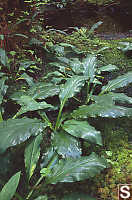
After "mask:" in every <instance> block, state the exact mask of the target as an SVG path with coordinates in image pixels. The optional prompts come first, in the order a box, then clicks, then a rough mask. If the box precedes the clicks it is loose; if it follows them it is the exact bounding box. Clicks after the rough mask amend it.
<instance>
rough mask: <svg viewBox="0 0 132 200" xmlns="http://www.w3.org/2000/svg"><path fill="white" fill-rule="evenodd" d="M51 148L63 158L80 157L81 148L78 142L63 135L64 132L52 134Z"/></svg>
mask: <svg viewBox="0 0 132 200" xmlns="http://www.w3.org/2000/svg"><path fill="white" fill-rule="evenodd" d="M52 143H53V147H54V149H55V150H56V151H57V153H58V154H59V155H61V156H62V157H63V158H65V157H73V158H75V157H80V155H81V148H80V144H79V141H78V140H77V139H76V138H75V137H73V136H71V135H69V134H67V133H65V132H64V131H61V132H57V133H55V134H54V137H53V139H52Z"/></svg>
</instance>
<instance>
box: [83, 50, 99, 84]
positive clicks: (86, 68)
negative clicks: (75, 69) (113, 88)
mask: <svg viewBox="0 0 132 200" xmlns="http://www.w3.org/2000/svg"><path fill="white" fill-rule="evenodd" d="M96 64H97V63H96V57H95V56H94V55H92V54H89V55H87V57H86V58H84V59H83V60H82V65H83V74H84V76H86V77H88V78H89V79H90V81H91V82H92V81H93V80H94V76H95V68H96Z"/></svg>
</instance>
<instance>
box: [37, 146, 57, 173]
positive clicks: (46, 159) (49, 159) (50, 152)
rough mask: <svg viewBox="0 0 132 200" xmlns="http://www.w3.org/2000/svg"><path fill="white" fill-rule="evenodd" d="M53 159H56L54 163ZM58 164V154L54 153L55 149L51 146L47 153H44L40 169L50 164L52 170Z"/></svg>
mask: <svg viewBox="0 0 132 200" xmlns="http://www.w3.org/2000/svg"><path fill="white" fill-rule="evenodd" d="M53 158H55V159H54V162H52V159H53ZM51 162H52V164H51ZM57 162H58V154H57V153H56V152H55V151H54V148H53V147H52V146H51V147H50V148H49V149H48V150H47V151H46V152H45V153H42V157H41V163H40V167H41V169H42V168H46V167H47V166H48V164H49V163H50V168H53V167H54V165H55V164H56V163H57Z"/></svg>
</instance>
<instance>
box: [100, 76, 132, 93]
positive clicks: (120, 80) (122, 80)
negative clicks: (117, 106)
mask: <svg viewBox="0 0 132 200" xmlns="http://www.w3.org/2000/svg"><path fill="white" fill-rule="evenodd" d="M131 82H132V72H128V73H127V74H124V75H121V76H119V77H117V78H116V79H114V80H111V81H109V83H108V84H107V85H105V86H103V88H102V92H103V93H104V92H109V91H113V90H115V89H117V88H121V87H124V86H127V85H128V84H129V83H131Z"/></svg>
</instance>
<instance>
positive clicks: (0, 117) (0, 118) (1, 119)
mask: <svg viewBox="0 0 132 200" xmlns="http://www.w3.org/2000/svg"><path fill="white" fill-rule="evenodd" d="M0 122H3V118H2V114H1V111H0Z"/></svg>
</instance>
